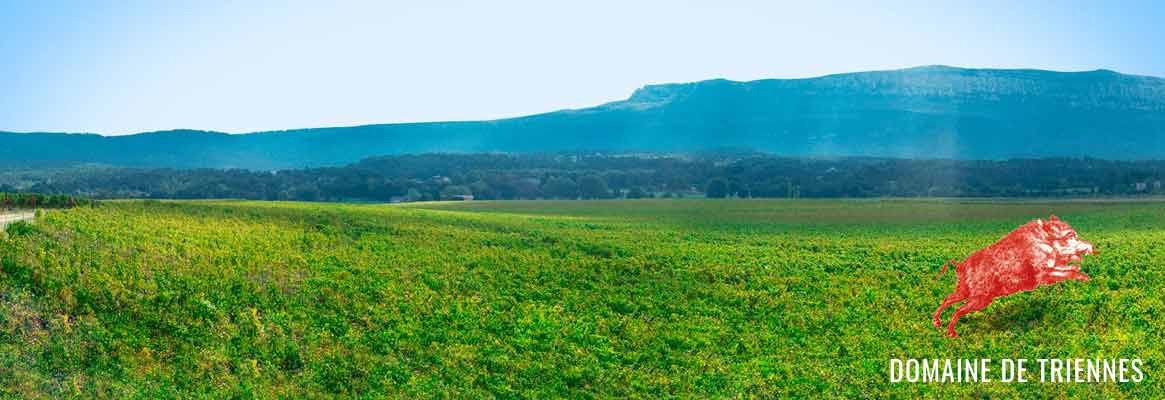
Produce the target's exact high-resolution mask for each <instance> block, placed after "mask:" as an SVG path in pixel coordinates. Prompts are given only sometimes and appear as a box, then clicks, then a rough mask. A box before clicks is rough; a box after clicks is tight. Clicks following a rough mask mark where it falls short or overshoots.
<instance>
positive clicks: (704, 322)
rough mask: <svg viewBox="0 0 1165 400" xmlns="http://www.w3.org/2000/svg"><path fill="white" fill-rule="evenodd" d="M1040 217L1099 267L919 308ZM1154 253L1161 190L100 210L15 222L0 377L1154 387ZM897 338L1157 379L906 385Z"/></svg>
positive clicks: (591, 393) (82, 391)
mask: <svg viewBox="0 0 1165 400" xmlns="http://www.w3.org/2000/svg"><path fill="white" fill-rule="evenodd" d="M1050 213H1055V214H1057V215H1058V216H1060V217H1061V218H1063V219H1065V220H1067V221H1068V222H1069V223H1071V224H1072V225H1073V226H1074V227H1076V228H1077V230H1078V231H1079V232H1080V234H1081V236H1082V237H1083V238H1084V239H1086V240H1089V241H1092V242H1093V243H1094V244H1096V246H1097V248H1098V249H1100V250H1101V251H1102V253H1101V254H1100V255H1097V256H1093V257H1091V258H1089V259H1087V260H1086V261H1085V262H1084V266H1083V270H1084V271H1085V272H1086V273H1088V274H1090V275H1091V276H1092V277H1093V279H1092V281H1090V282H1088V283H1080V282H1066V283H1061V284H1058V285H1055V286H1051V287H1042V288H1040V289H1038V290H1037V291H1035V292H1030V293H1022V294H1017V295H1013V296H1009V297H1006V298H1002V299H999V300H998V301H996V302H995V303H994V304H993V305H991V306H990V307H988V308H987V309H986V310H984V311H983V312H979V313H975V314H971V315H970V316H968V317H966V318H964V319H963V321H962V322H961V323H960V324H959V332H960V334H961V337H960V338H959V339H955V340H952V339H948V338H946V337H945V336H943V335H942V334H941V332H940V331H938V330H936V329H934V328H933V327H932V326H931V325H930V313H931V312H932V311H933V310H934V308H935V307H936V306H937V305H938V303H939V301H940V300H941V299H942V298H943V297H944V296H945V295H946V294H948V293H949V292H950V291H951V290H952V288H953V286H954V282H953V280H954V278H953V274H948V275H947V276H946V277H945V278H944V279H942V280H937V281H936V280H935V274H936V273H937V271H938V268H939V266H941V264H942V263H943V261H945V260H947V259H949V258H952V257H958V258H962V257H963V256H965V255H967V254H969V253H970V252H972V251H974V250H976V249H978V248H980V247H983V246H986V245H988V244H990V243H992V242H994V241H995V240H997V239H998V238H999V237H1000V236H1002V235H1004V234H1006V233H1007V232H1008V231H1010V230H1011V229H1013V228H1014V227H1015V226H1017V225H1019V224H1021V223H1024V222H1026V221H1028V220H1030V219H1033V218H1037V217H1047V215H1048V214H1050ZM1163 245H1165V203H1157V202H1085V201H1073V202H1014V203H1009V202H982V201H975V202H957V201H816V200H800V201H782V200H740V201H729V200H721V201H716V200H707V201H706V200H632V201H593V202H586V201H577V202H573V201H561V202H556V201H545V202H533V201H530V202H525V201H523V202H467V203H428V204H416V205H407V206H378V205H334V204H304V203H264V202H218V201H198V202H108V203H105V204H103V206H102V207H100V208H96V209H87V208H79V209H73V210H67V211H49V212H46V213H44V215H43V217H42V218H40V219H39V220H37V221H36V223H35V224H33V225H30V228H29V227H26V228H23V229H21V230H20V231H19V232H16V233H14V234H11V235H10V236H9V238H7V239H4V240H0V394H2V395H5V396H8V397H25V398H38V397H42V398H60V397H70V396H73V397H111V398H135V397H136V398H166V397H183V398H187V397H206V398H223V397H261V398H288V397H291V398H313V397H317V398H323V397H336V396H342V397H371V398H382V397H501V398H516V397H529V398H552V397H581V398H590V397H646V398H657V397H673V396H675V397H699V398H706V397H738V396H743V397H844V398H866V397H918V396H939V395H942V396H960V397H970V396H974V397H1005V398H1011V397H1021V396H1022V397H1031V396H1039V397H1075V396H1089V397H1106V398H1124V397H1134V398H1140V397H1160V396H1161V395H1162V394H1163V393H1165V388H1162V385H1161V384H1160V383H1159V382H1160V381H1159V380H1158V379H1157V374H1158V373H1159V372H1160V370H1159V368H1158V367H1157V365H1158V363H1159V362H1160V360H1162V359H1163V358H1162V357H1163V356H1165V355H1163V354H1162V350H1161V347H1160V345H1159V343H1161V342H1162V339H1163V338H1162V333H1163V332H1162V327H1163V326H1165V324H1163V322H1165V321H1163V317H1162V313H1161V311H1162V306H1163V304H1162V295H1161V293H1163V291H1165V279H1163V276H1162V269H1160V268H1159V265H1160V261H1159V260H1161V259H1162V257H1165V246H1163ZM947 315H949V312H948V314H947ZM895 357H899V358H901V357H913V358H992V359H1000V358H1020V357H1023V358H1029V359H1035V358H1055V357H1060V358H1076V357H1081V358H1091V357H1102V358H1122V357H1125V358H1141V359H1143V360H1145V362H1146V366H1145V370H1146V373H1147V375H1148V379H1147V380H1146V381H1144V382H1141V383H1138V384H1132V383H1127V384H1039V383H1028V384H1004V383H988V384H962V385H960V384H946V385H924V384H901V383H900V384H891V383H889V382H888V379H887V373H886V368H887V360H888V359H889V358H895Z"/></svg>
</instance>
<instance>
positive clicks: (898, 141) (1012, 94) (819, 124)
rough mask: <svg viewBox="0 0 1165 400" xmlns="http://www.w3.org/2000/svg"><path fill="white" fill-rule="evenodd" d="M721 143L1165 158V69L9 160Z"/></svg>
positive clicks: (95, 139) (131, 162)
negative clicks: (1163, 73)
mask: <svg viewBox="0 0 1165 400" xmlns="http://www.w3.org/2000/svg"><path fill="white" fill-rule="evenodd" d="M1102 139H1103V140H1102ZM77 147H83V148H84V149H85V151H79V150H78V149H77ZM716 147H740V148H752V149H756V150H759V151H765V152H771V153H775V154H779V155H786V156H872V157H902V158H955V159H1001V158H1009V157H1015V156H1025V157H1026V156H1038V157H1061V156H1068V157H1079V156H1091V157H1097V158H1109V159H1165V79H1162V78H1157V77H1150V76H1140V75H1127V74H1121V73H1118V72H1115V71H1110V70H1103V69H1102V70H1092V71H1079V72H1056V71H1047V70H1038V69H988V68H958V67H950V66H943V65H930V66H920V67H913V68H906V69H899V70H882V71H867V72H853V73H842V74H830V75H823V76H820V77H812V78H794V79H758V80H752V81H733V80H727V79H709V80H703V81H697V82H687V83H664V84H651V85H644V86H643V87H640V88H639V89H636V90H635V91H634V92H632V94H631V95H630V96H629V97H628V98H626V99H623V100H617V101H612V102H608V103H604V104H600V105H597V106H593V107H586V108H579V109H566V110H558V111H551V112H546V113H539V114H532V115H526V116H519V117H512V118H502V119H495V120H484V121H443V122H412V123H395V124H393V123H390V124H369V125H358V126H348V127H323V128H305V129H289V130H278V131H261V132H252V133H244V134H228V133H224V132H216V131H203V130H193V129H174V130H165V131H153V132H143V133H138V134H132V135H123V136H102V135H97V134H85V133H82V134H74V133H15V132H2V131H0V166H9V167H12V166H38V165H60V164H69V163H107V164H112V165H124V166H142V167H177V168H201V167H208V168H251V169H280V168H298V167H304V166H326V165H341V164H346V163H351V162H355V161H357V160H359V159H362V158H365V157H369V156H377V155H389V154H402V153H423V152H495V151H496V152H532V151H576V150H579V151H581V150H588V151H589V150H595V151H661V152H676V151H699V150H703V149H708V148H716Z"/></svg>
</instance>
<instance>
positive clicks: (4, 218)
mask: <svg viewBox="0 0 1165 400" xmlns="http://www.w3.org/2000/svg"><path fill="white" fill-rule="evenodd" d="M34 217H36V212H35V211H16V212H0V230H2V229H4V227H6V226H8V224H11V223H13V222H17V221H28V220H31V219H33V218H34Z"/></svg>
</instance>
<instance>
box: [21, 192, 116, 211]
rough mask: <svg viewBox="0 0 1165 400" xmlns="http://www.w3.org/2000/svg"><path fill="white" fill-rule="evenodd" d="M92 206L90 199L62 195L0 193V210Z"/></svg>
mask: <svg viewBox="0 0 1165 400" xmlns="http://www.w3.org/2000/svg"><path fill="white" fill-rule="evenodd" d="M93 204H94V203H93V201H92V200H90V199H84V198H79V197H77V196H70V195H64V194H41V193H6V192H0V210H12V209H37V208H73V207H77V206H92V205H93Z"/></svg>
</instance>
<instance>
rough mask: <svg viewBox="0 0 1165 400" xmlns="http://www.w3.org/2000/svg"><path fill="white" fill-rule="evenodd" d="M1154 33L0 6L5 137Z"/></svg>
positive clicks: (364, 9)
mask: <svg viewBox="0 0 1165 400" xmlns="http://www.w3.org/2000/svg"><path fill="white" fill-rule="evenodd" d="M972 3H973V4H972ZM1161 21H1165V6H1162V5H1159V4H1157V5H1154V4H1153V3H1152V2H1148V1H1144V2H1136V1H1128V2H1096V1H1090V2H1084V1H1070V0H1065V1H1048V2H1025V1H995V0H989V1H978V2H943V1H938V2H936V1H926V2H923V1H919V2H903V1H869V2H857V1H849V2H830V1H812V2H811V1H787V2H786V1H715V2H713V1H685V0H670V1H626V0H621V1H607V0H587V1H570V2H566V1H563V2H557V1H545V0H543V1H509V0H494V1H451V0H425V1H392V0H386V1H367V2H358V1H340V0H338V1H335V2H319V1H315V2H306V1H305V2H298V1H294V0H289V1H271V2H266V1H262V0H256V1H245V2H226V1H215V0H205V1H191V2H185V1H181V0H174V1H133V0H130V1H116V2H103V1H100V0H89V1H77V2H71V1H53V0H46V1H29V2H24V1H10V0H0V130H4V131H18V132H31V131H54V132H91V133H101V134H106V135H120V134H128V133H137V132H145V131H155V130H166V129H177V128H184V129H203V130H216V131H223V132H230V133H244V132H254V131H266V130H280V129H294V128H308V127H325V126H350V125H362V124H375V123H391V122H417V121H451V120H478V119H496V118H504V117H512V116H519V115H527V114H534V113H540V112H547V111H553V110H559V109H565V108H581V107H587V106H593V105H597V104H601V103H604V102H609V101H615V100H620V99H625V98H626V97H627V96H629V95H630V94H631V92H632V91H634V90H635V89H636V88H639V87H642V86H643V85H646V84H653V83H668V82H689V81H698V80H705V79H713V78H727V79H733V80H754V79H764V78H796V77H810V76H819V75H825V74H831V73H841V72H853V71H862V70H879V69H895V68H904V67H911V66H919V65H932V64H943V65H953V66H963V67H989V68H1040V69H1051V70H1060V71H1082V70H1093V69H1100V68H1105V69H1112V70H1116V71H1120V72H1124V73H1132V74H1140V75H1153V76H1165V51H1161V49H1162V44H1161V41H1160V40H1161V38H1165V24H1162V23H1160V22H1161Z"/></svg>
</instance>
